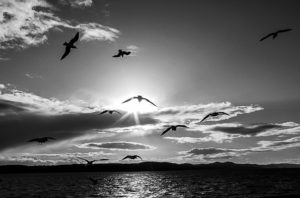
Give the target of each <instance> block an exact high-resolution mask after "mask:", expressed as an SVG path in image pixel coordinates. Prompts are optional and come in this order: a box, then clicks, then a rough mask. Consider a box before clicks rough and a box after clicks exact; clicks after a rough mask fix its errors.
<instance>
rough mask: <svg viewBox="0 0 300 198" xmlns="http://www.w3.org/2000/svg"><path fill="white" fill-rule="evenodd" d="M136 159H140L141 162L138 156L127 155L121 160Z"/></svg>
mask: <svg viewBox="0 0 300 198" xmlns="http://www.w3.org/2000/svg"><path fill="white" fill-rule="evenodd" d="M137 158H140V159H141V160H143V159H142V158H141V157H140V156H139V155H127V156H126V157H124V158H123V159H122V160H125V159H137Z"/></svg>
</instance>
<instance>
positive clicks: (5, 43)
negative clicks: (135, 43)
mask: <svg viewBox="0 0 300 198" xmlns="http://www.w3.org/2000/svg"><path fill="white" fill-rule="evenodd" d="M69 2H72V3H71V5H85V6H89V5H91V3H92V1H90V0H75V1H69ZM57 11H58V10H57V9H56V8H55V7H54V6H53V5H51V4H50V3H49V2H47V1H46V0H26V1H21V0H2V1H1V2H0V13H2V14H1V15H0V29H1V31H0V49H9V48H27V47H30V46H37V45H40V44H43V43H44V42H45V41H46V40H47V39H48V36H47V33H48V32H49V31H50V30H57V29H60V28H68V29H74V30H75V31H80V32H81V35H82V36H81V38H80V39H81V40H83V41H91V40H109V41H114V40H115V39H116V38H118V35H119V33H120V32H119V31H118V30H117V29H114V28H111V27H107V26H103V25H101V24H98V23H93V22H92V23H82V24H80V23H79V24H78V23H77V24H76V23H73V22H71V21H69V20H66V19H62V18H60V17H59V16H58V15H56V14H55V13H56V12H57Z"/></svg>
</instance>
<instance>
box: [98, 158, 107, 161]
mask: <svg viewBox="0 0 300 198" xmlns="http://www.w3.org/2000/svg"><path fill="white" fill-rule="evenodd" d="M107 160H109V159H107V158H103V159H99V160H98V161H107Z"/></svg>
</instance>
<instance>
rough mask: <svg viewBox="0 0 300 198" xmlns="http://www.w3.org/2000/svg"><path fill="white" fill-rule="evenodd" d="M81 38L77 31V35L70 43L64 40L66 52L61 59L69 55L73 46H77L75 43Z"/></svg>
mask: <svg viewBox="0 0 300 198" xmlns="http://www.w3.org/2000/svg"><path fill="white" fill-rule="evenodd" d="M78 39H79V32H77V33H76V35H75V36H74V38H72V39H71V40H70V41H69V43H68V42H64V44H63V45H64V46H66V47H65V53H64V54H63V55H62V57H61V58H60V60H62V59H64V58H65V57H66V56H68V55H69V53H70V52H71V49H72V48H77V47H76V46H75V45H74V44H75V42H77V41H78Z"/></svg>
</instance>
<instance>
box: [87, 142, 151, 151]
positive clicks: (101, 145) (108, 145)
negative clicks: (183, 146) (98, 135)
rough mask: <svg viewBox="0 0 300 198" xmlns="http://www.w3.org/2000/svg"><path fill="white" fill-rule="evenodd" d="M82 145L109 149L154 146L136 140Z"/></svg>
mask: <svg viewBox="0 0 300 198" xmlns="http://www.w3.org/2000/svg"><path fill="white" fill-rule="evenodd" d="M82 146H83V147H87V148H103V149H110V150H150V149H153V148H154V147H152V146H149V145H145V144H141V143H136V142H102V143H85V144H83V145H82Z"/></svg>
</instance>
